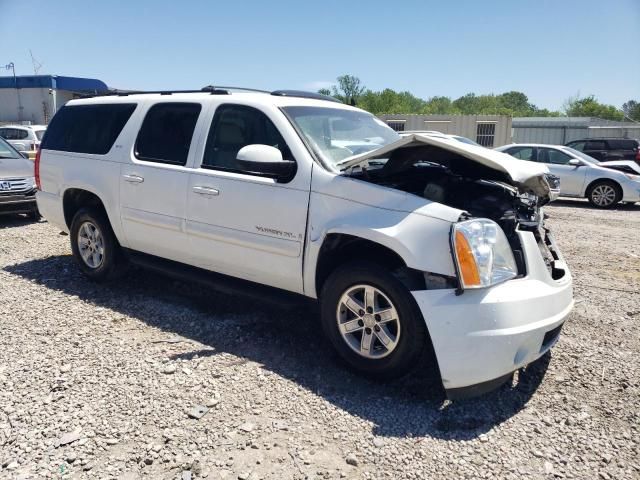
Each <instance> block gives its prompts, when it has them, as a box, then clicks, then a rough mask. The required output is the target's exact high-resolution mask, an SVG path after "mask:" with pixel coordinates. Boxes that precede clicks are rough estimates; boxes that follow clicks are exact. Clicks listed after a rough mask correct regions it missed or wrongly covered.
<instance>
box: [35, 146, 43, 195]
mask: <svg viewBox="0 0 640 480" xmlns="http://www.w3.org/2000/svg"><path fill="white" fill-rule="evenodd" d="M33 176H34V177H35V178H36V188H37V189H38V190H42V186H41V185H40V149H39V148H38V151H37V152H36V161H35V163H34V165H33Z"/></svg>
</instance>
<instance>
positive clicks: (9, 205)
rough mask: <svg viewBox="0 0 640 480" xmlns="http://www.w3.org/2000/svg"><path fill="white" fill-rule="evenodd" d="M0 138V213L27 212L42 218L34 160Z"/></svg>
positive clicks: (34, 216)
mask: <svg viewBox="0 0 640 480" xmlns="http://www.w3.org/2000/svg"><path fill="white" fill-rule="evenodd" d="M25 156H26V152H23V153H20V152H18V151H17V150H16V149H15V148H13V146H11V145H9V144H8V143H7V142H6V141H4V140H3V139H2V138H0V215H1V214H5V213H11V214H13V213H26V214H27V215H28V216H29V217H30V218H33V219H38V218H40V213H39V212H38V205H37V204H36V181H35V178H34V172H33V162H32V161H31V160H28V159H27V158H25Z"/></svg>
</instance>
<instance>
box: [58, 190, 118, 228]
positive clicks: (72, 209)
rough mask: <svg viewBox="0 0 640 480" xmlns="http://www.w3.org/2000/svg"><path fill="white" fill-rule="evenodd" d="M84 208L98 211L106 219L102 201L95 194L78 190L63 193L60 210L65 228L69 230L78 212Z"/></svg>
mask: <svg viewBox="0 0 640 480" xmlns="http://www.w3.org/2000/svg"><path fill="white" fill-rule="evenodd" d="M86 207H93V208H95V209H98V210H100V211H101V212H103V213H104V215H105V216H106V217H107V218H108V215H107V210H106V209H105V208H104V204H103V203H102V200H100V197H98V196H97V195H96V194H95V193H91V192H89V191H87V190H83V189H80V188H70V189H68V190H66V191H65V192H64V195H63V197H62V208H63V211H64V221H65V223H66V224H67V228H69V229H71V222H72V221H73V217H74V216H75V214H76V213H77V212H78V210H80V209H81V208H86Z"/></svg>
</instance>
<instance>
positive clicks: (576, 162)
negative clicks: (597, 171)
mask: <svg viewBox="0 0 640 480" xmlns="http://www.w3.org/2000/svg"><path fill="white" fill-rule="evenodd" d="M569 165H571V166H573V167H581V166H582V162H581V161H580V160H578V159H577V158H572V159H571V160H569Z"/></svg>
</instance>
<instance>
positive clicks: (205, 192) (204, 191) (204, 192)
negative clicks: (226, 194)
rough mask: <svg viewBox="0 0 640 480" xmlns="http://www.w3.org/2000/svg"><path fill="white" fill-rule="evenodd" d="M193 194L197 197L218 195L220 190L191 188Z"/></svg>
mask: <svg viewBox="0 0 640 480" xmlns="http://www.w3.org/2000/svg"><path fill="white" fill-rule="evenodd" d="M192 190H193V193H197V194H198V195H213V196H216V195H220V190H216V189H215V188H211V187H200V186H198V187H193V188H192Z"/></svg>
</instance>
